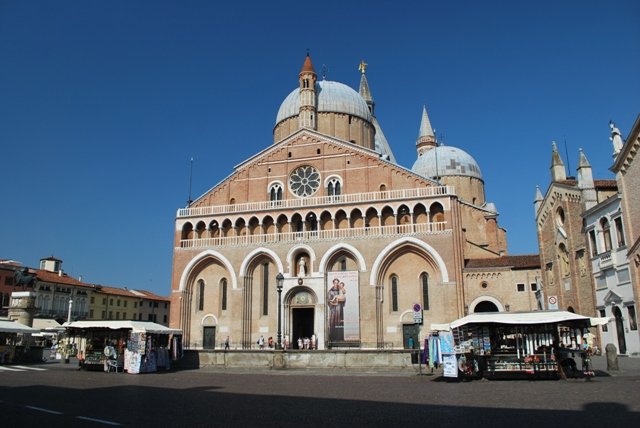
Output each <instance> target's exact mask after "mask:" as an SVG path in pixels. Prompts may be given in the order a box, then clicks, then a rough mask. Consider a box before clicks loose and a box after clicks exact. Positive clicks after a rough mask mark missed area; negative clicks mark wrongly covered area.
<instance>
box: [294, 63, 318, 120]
mask: <svg viewBox="0 0 640 428" xmlns="http://www.w3.org/2000/svg"><path fill="white" fill-rule="evenodd" d="M298 80H299V81H300V113H299V114H298V127H299V128H308V129H317V127H316V116H317V109H316V81H317V80H318V76H317V75H316V71H315V70H314V68H313V64H312V63H311V57H310V56H309V54H308V53H307V57H306V58H305V60H304V64H302V70H300V74H299V75H298Z"/></svg>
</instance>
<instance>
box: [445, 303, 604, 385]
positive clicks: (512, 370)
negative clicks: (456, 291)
mask: <svg viewBox="0 0 640 428" xmlns="http://www.w3.org/2000/svg"><path fill="white" fill-rule="evenodd" d="M590 326H591V318H589V317H585V316H582V315H577V314H574V313H571V312H565V311H536V312H520V313H518V312H492V313H476V314H471V315H468V316H466V317H464V318H461V319H459V320H456V321H454V322H452V323H451V324H450V327H451V331H452V332H453V337H454V343H455V352H456V354H457V356H458V369H459V371H460V373H461V374H462V376H483V377H485V378H523V377H524V378H556V379H557V378H559V377H561V376H562V374H563V373H565V374H566V373H567V371H569V370H571V371H573V373H572V375H575V374H576V373H577V368H576V362H575V359H576V358H581V359H582V362H583V372H584V373H583V374H585V375H592V373H593V372H591V371H590V369H589V367H588V355H587V352H586V349H582V343H583V341H584V340H583V338H586V336H587V335H588V328H589V327H590Z"/></svg>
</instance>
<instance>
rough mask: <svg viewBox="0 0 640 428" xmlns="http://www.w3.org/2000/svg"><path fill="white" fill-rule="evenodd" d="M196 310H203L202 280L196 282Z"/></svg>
mask: <svg viewBox="0 0 640 428" xmlns="http://www.w3.org/2000/svg"><path fill="white" fill-rule="evenodd" d="M198 310H199V311H203V310H204V280H202V279H199V280H198Z"/></svg>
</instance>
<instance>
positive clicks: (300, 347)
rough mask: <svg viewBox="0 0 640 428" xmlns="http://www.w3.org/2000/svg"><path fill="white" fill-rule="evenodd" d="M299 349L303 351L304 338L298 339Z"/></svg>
mask: <svg viewBox="0 0 640 428" xmlns="http://www.w3.org/2000/svg"><path fill="white" fill-rule="evenodd" d="M298 349H302V338H301V337H299V338H298Z"/></svg>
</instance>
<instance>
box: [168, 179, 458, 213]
mask: <svg viewBox="0 0 640 428" xmlns="http://www.w3.org/2000/svg"><path fill="white" fill-rule="evenodd" d="M454 193H455V189H454V187H453V186H437V187H421V188H417V189H401V190H386V191H383V192H368V193H351V194H346V195H339V196H319V197H315V198H302V199H285V200H282V201H261V202H251V203H246V204H232V205H214V206H208V207H194V208H181V209H179V210H178V213H177V217H178V218H186V217H198V216H207V215H215V214H229V213H243V212H259V211H272V210H274V209H292V208H301V207H316V206H324V205H340V204H358V203H370V202H381V201H396V200H407V199H419V198H430V197H434V196H446V195H453V194H454Z"/></svg>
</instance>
